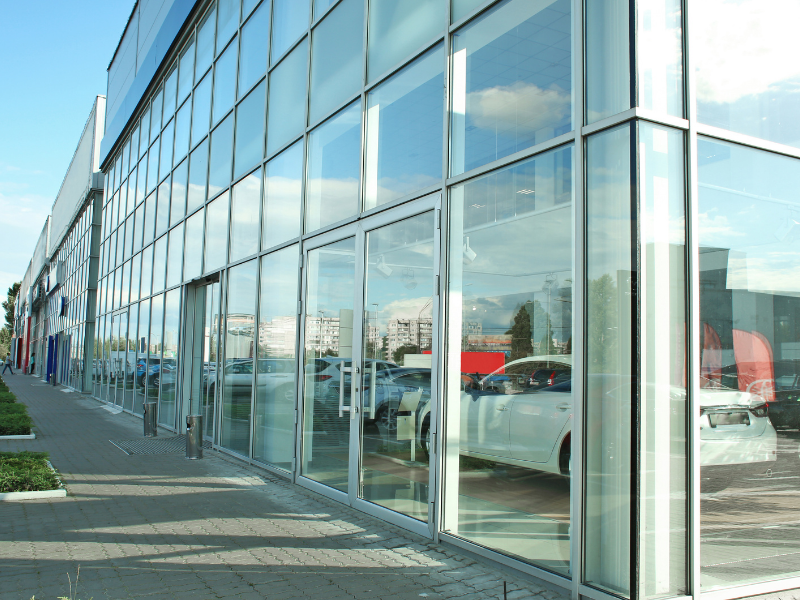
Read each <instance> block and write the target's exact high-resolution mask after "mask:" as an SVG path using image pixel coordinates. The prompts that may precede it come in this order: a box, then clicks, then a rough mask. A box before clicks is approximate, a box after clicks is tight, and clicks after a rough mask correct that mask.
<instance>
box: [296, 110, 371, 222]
mask: <svg viewBox="0 0 800 600" xmlns="http://www.w3.org/2000/svg"><path fill="white" fill-rule="evenodd" d="M308 139H309V142H308V143H309V151H308V175H307V177H308V185H307V186H306V231H313V230H315V229H319V228H320V227H325V226H326V225H329V224H331V223H335V222H336V221H340V220H342V219H344V218H346V217H349V216H351V215H354V214H356V212H358V187H359V186H358V179H359V157H360V154H361V103H360V102H356V103H354V104H351V105H350V106H349V107H348V108H346V109H345V110H343V111H342V112H340V113H339V114H338V115H336V116H335V117H332V118H331V119H329V120H328V121H326V122H325V123H323V124H322V125H320V126H319V127H318V128H317V129H315V130H314V131H312V132H311V135H310V136H309V138H308Z"/></svg>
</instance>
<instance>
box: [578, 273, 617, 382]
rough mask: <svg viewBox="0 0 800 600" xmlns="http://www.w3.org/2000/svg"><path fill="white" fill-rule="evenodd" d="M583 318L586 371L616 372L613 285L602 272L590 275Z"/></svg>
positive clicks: (615, 303) (615, 324)
mask: <svg viewBox="0 0 800 600" xmlns="http://www.w3.org/2000/svg"><path fill="white" fill-rule="evenodd" d="M588 292H589V298H588V300H589V302H588V315H587V319H586V328H587V341H588V344H587V346H588V353H589V357H588V359H589V365H588V366H589V371H590V372H592V373H616V372H617V366H616V365H615V364H614V363H615V362H616V361H615V360H614V358H615V357H616V356H617V352H616V347H617V310H618V309H617V285H616V283H615V281H614V279H613V278H612V277H611V275H609V274H608V273H606V274H605V275H601V276H600V277H598V278H597V279H590V280H589V286H588Z"/></svg>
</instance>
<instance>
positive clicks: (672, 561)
mask: <svg viewBox="0 0 800 600" xmlns="http://www.w3.org/2000/svg"><path fill="white" fill-rule="evenodd" d="M639 123H640V124H639V152H640V156H639V177H640V178H641V181H640V184H639V189H640V198H641V209H640V210H641V215H640V219H639V230H640V235H641V245H640V250H639V252H640V269H641V270H640V277H641V279H642V282H641V285H640V288H641V290H642V291H643V293H642V294H641V295H640V301H641V306H640V310H641V312H642V314H646V315H657V316H658V318H654V319H642V320H641V325H640V328H642V329H643V330H644V331H643V335H640V349H639V352H640V354H639V356H640V378H641V385H642V386H643V389H642V391H641V394H640V397H641V400H640V402H641V407H642V408H641V411H640V420H641V425H640V427H641V429H642V432H643V434H642V448H641V451H642V456H641V461H642V467H641V469H640V473H641V481H640V483H639V485H640V487H641V490H642V493H641V502H642V508H641V510H640V514H641V515H642V517H643V520H642V523H641V525H640V535H641V538H642V539H641V549H640V556H641V561H642V563H643V572H645V573H649V574H650V575H649V576H646V577H644V578H643V586H642V590H643V594H642V596H643V597H651V598H652V597H657V598H663V597H664V596H667V595H668V596H684V595H686V594H687V593H688V588H687V585H686V580H687V569H686V565H687V561H688V544H687V542H688V540H687V522H688V516H687V512H686V502H687V493H686V481H687V468H686V467H687V446H686V421H687V419H688V414H687V412H686V411H687V406H686V397H687V390H686V366H687V365H686V331H687V320H686V294H687V286H686V277H687V272H686V198H685V193H684V190H685V188H686V186H685V181H684V155H685V154H684V146H683V132H681V131H678V130H675V129H668V128H666V127H659V126H656V125H650V124H648V123H646V122H644V121H640V122H639Z"/></svg>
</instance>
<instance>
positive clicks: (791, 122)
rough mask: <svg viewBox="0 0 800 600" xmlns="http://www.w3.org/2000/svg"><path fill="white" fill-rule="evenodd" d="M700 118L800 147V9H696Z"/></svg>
mask: <svg viewBox="0 0 800 600" xmlns="http://www.w3.org/2000/svg"><path fill="white" fill-rule="evenodd" d="M690 7H691V10H690V15H691V16H690V22H691V30H692V35H691V38H692V39H691V51H692V59H693V61H694V64H695V69H696V75H695V77H696V90H697V118H698V120H699V121H701V122H702V123H705V124H707V125H713V126H715V127H720V128H722V129H727V130H730V131H735V132H737V133H743V134H745V135H751V136H753V137H757V138H761V139H765V140H769V141H772V142H778V143H780V144H788V145H791V146H795V147H800V122H799V121H798V119H797V115H798V114H800V85H798V84H800V67H799V66H798V62H797V61H796V60H792V59H790V58H789V57H792V56H797V52H798V41H797V25H796V24H797V19H798V18H800V5H798V4H797V3H796V2H792V1H791V0H789V1H787V2H778V3H772V2H767V3H765V2H758V1H757V0H740V1H738V2H724V1H723V0H713V1H712V0H708V1H706V2H696V1H692V2H690Z"/></svg>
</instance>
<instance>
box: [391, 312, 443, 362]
mask: <svg viewBox="0 0 800 600" xmlns="http://www.w3.org/2000/svg"><path fill="white" fill-rule="evenodd" d="M432 331H433V320H432V319H431V318H430V317H422V318H420V319H414V318H412V319H389V323H388V332H387V334H386V348H387V352H388V355H389V356H392V355H393V353H394V352H395V350H397V349H398V348H400V347H401V346H416V347H417V349H418V350H419V351H423V350H429V349H430V347H431V340H432V337H431V334H432Z"/></svg>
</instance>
